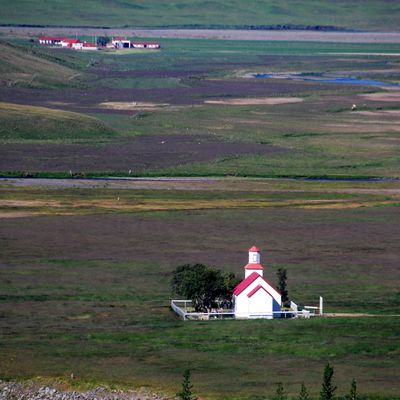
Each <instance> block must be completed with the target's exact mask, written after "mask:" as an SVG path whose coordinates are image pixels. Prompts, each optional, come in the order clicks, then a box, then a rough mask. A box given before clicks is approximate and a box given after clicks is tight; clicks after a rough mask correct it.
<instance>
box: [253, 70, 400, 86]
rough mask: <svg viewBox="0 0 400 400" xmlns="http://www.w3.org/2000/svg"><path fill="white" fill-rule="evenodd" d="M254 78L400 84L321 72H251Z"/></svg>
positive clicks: (357, 83) (352, 83)
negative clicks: (329, 74) (333, 75)
mask: <svg viewBox="0 0 400 400" xmlns="http://www.w3.org/2000/svg"><path fill="white" fill-rule="evenodd" d="M253 77H254V78H261V79H268V78H275V79H287V80H296V81H310V82H323V83H342V84H348V85H368V86H400V85H399V84H398V83H389V82H381V81H375V80H372V79H359V78H355V77H353V76H336V77H329V76H324V74H323V73H322V72H299V73H292V74H284V73H282V74H279V73H258V74H253Z"/></svg>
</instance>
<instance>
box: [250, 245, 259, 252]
mask: <svg viewBox="0 0 400 400" xmlns="http://www.w3.org/2000/svg"><path fill="white" fill-rule="evenodd" d="M249 251H255V252H257V253H259V252H260V249H259V248H258V247H256V246H253V247H251V248H250V249H249Z"/></svg>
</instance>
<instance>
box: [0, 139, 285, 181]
mask: <svg viewBox="0 0 400 400" xmlns="http://www.w3.org/2000/svg"><path fill="white" fill-rule="evenodd" d="M289 151H290V150H289V149H285V148H283V147H279V146H272V145H268V144H263V145H260V144H256V143H230V142H224V141H221V140H219V139H218V138H216V137H214V136H209V135H197V136H196V135H194V136H182V135H165V136H164V135H153V136H142V137H137V138H125V139H123V140H119V141H115V142H111V143H107V142H105V143H102V144H31V143H29V144H17V143H16V144H3V145H2V153H3V154H2V157H1V158H0V170H3V171H7V170H19V171H60V172H62V171H64V172H68V171H69V170H70V169H71V170H72V171H73V172H88V171H89V172H90V171H114V170H120V171H121V170H123V171H125V172H127V171H128V170H132V173H133V174H135V173H136V172H140V171H143V170H144V169H146V168H157V167H165V166H173V165H181V164H187V163H191V162H197V161H207V160H214V159H215V158H219V157H229V156H235V155H240V154H263V155H268V154H277V153H283V152H289Z"/></svg>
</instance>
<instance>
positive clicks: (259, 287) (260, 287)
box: [247, 285, 274, 297]
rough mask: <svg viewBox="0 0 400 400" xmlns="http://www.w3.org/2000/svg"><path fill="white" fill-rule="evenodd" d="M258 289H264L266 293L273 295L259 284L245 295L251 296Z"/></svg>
mask: <svg viewBox="0 0 400 400" xmlns="http://www.w3.org/2000/svg"><path fill="white" fill-rule="evenodd" d="M260 289H262V290H264V291H265V292H266V293H268V294H269V295H270V296H271V297H274V296H272V294H271V293H270V292H268V290H267V289H265V287H264V286H261V285H258V286H256V287H255V288H254V289H253V290H252V291H251V292H250V293H249V294H248V295H247V297H251V296H253V294H256V293H257V292H258V291H259V290H260Z"/></svg>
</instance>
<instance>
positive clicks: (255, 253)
mask: <svg viewBox="0 0 400 400" xmlns="http://www.w3.org/2000/svg"><path fill="white" fill-rule="evenodd" d="M260 261H261V257H260V250H259V249H258V248H257V247H256V246H253V247H251V248H250V249H249V263H248V264H247V265H246V266H245V267H244V269H245V276H244V277H245V278H247V277H248V276H249V275H251V274H252V273H253V272H257V273H258V274H259V275H260V276H263V270H264V267H263V266H262V265H261V262H260Z"/></svg>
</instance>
